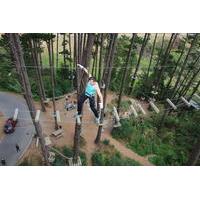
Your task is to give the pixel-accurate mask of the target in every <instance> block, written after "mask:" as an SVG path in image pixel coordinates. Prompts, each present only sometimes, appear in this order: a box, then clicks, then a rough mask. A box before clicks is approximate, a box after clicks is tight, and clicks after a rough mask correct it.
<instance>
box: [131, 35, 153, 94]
mask: <svg viewBox="0 0 200 200" xmlns="http://www.w3.org/2000/svg"><path fill="white" fill-rule="evenodd" d="M148 38H149V34H147V33H145V35H144V38H143V41H142V47H141V50H140V54H139V58H138V62H137V65H136V68H135V72H134V74H133V79H132V81H131V85H130V89H129V95H130V94H131V93H132V92H133V86H134V83H135V79H136V76H137V72H138V69H139V67H140V61H141V58H142V56H143V53H144V49H145V46H146V44H147V41H148Z"/></svg>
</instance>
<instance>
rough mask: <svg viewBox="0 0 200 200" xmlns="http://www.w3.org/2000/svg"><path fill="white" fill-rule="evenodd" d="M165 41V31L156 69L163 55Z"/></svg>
mask: <svg viewBox="0 0 200 200" xmlns="http://www.w3.org/2000/svg"><path fill="white" fill-rule="evenodd" d="M164 41H165V33H163V36H162V42H161V47H160V52H159V55H158V59H157V63H156V65H155V66H156V68H155V70H156V69H157V66H158V64H159V62H160V58H161V56H162V52H163V47H164Z"/></svg>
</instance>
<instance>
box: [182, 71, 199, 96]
mask: <svg viewBox="0 0 200 200" xmlns="http://www.w3.org/2000/svg"><path fill="white" fill-rule="evenodd" d="M199 72H200V68H199V69H198V70H197V71H196V72H195V73H194V74H193V76H192V78H191V79H190V81H189V82H188V84H187V86H186V87H185V88H184V90H182V91H181V92H180V94H179V97H178V98H180V97H181V96H185V95H186V94H187V92H188V90H189V89H190V87H191V84H192V82H193V81H194V80H195V79H196V77H198V75H199Z"/></svg>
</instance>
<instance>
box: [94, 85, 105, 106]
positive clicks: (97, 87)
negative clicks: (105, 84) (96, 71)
mask: <svg viewBox="0 0 200 200" xmlns="http://www.w3.org/2000/svg"><path fill="white" fill-rule="evenodd" d="M96 91H97V95H98V96H99V98H100V103H99V105H100V109H103V96H102V94H101V91H100V89H99V85H98V84H97V85H96Z"/></svg>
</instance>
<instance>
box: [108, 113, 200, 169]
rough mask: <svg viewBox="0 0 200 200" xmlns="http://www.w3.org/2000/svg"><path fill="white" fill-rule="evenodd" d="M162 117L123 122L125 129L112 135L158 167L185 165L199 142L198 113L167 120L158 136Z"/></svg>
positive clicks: (171, 117)
mask: <svg viewBox="0 0 200 200" xmlns="http://www.w3.org/2000/svg"><path fill="white" fill-rule="evenodd" d="M160 117H161V116H160V115H154V116H151V117H150V118H148V119H145V120H144V121H143V122H141V121H140V120H134V119H129V120H127V119H126V120H121V124H122V126H121V127H119V128H114V129H113V130H112V136H113V137H114V138H115V139H118V140H119V141H121V142H124V143H125V144H126V145H127V147H128V148H130V149H131V150H133V151H134V152H136V153H138V154H139V155H141V156H148V155H151V156H150V157H149V161H150V162H152V163H153V164H155V165H170V166H171V165H184V164H185V163H186V162H187V159H188V155H189V152H191V150H192V148H193V145H194V144H195V142H196V141H197V138H198V137H199V135H198V134H197V133H198V132H199V130H200V126H199V124H197V123H196V122H197V121H198V120H199V117H200V115H199V114H198V113H186V114H182V115H181V116H180V117H177V116H173V115H170V116H168V117H166V120H165V123H164V127H163V128H162V130H161V133H160V134H159V135H157V129H156V127H157V125H158V124H159V122H160V121H159V120H160Z"/></svg>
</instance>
